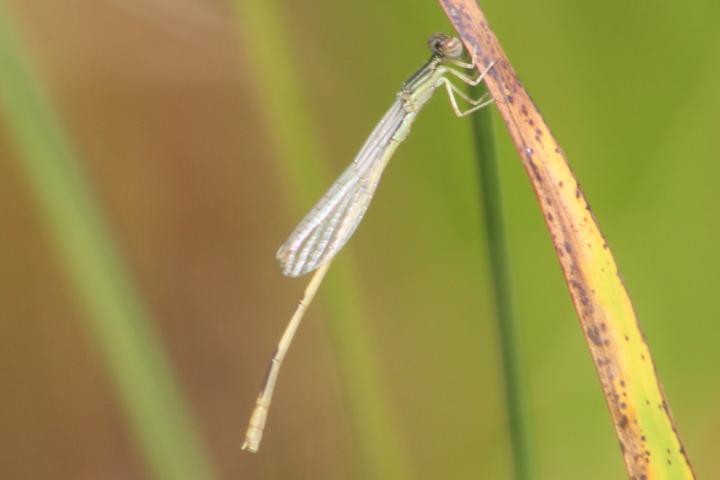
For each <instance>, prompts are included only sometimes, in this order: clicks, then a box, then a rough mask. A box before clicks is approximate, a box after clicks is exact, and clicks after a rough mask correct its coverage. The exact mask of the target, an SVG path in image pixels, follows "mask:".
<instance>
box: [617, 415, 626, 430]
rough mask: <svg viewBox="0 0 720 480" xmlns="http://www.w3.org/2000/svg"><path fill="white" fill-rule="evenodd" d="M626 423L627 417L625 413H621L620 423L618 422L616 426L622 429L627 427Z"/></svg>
mask: <svg viewBox="0 0 720 480" xmlns="http://www.w3.org/2000/svg"><path fill="white" fill-rule="evenodd" d="M627 425H628V417H627V415H623V416H622V417H620V423H619V424H618V426H619V427H620V428H622V429H623V430H624V429H625V428H627Z"/></svg>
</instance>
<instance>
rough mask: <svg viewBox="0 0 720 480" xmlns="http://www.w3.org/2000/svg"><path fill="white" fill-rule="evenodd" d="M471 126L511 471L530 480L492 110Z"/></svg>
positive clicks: (477, 95) (481, 91)
mask: <svg viewBox="0 0 720 480" xmlns="http://www.w3.org/2000/svg"><path fill="white" fill-rule="evenodd" d="M472 90H473V95H472V96H473V97H474V98H480V97H481V96H482V94H484V93H485V92H486V89H485V88H484V87H483V86H478V87H475V88H473V89H472ZM471 128H472V132H473V138H474V139H475V156H476V160H477V166H478V174H479V182H480V195H481V203H482V206H483V213H484V218H485V231H486V232H487V242H488V260H489V263H490V275H491V277H492V284H493V295H494V297H495V312H496V318H497V325H498V336H499V341H500V342H499V343H500V355H501V363H502V368H503V380H504V384H505V408H506V411H507V416H508V426H509V429H510V443H511V447H512V448H511V453H512V461H513V470H514V473H515V478H516V479H517V480H527V479H530V478H532V468H531V463H530V462H531V448H530V439H529V433H528V431H529V426H528V419H527V412H528V407H527V402H528V397H527V395H526V394H525V392H524V390H525V389H524V388H523V385H524V384H523V375H522V368H521V366H522V359H521V356H520V352H519V350H518V346H517V345H518V339H517V334H516V324H515V322H516V320H515V315H514V313H513V307H512V295H511V292H510V267H509V266H508V261H507V252H506V242H505V227H504V225H503V219H502V196H501V192H500V179H499V176H498V170H497V156H496V153H495V139H494V136H493V128H492V116H491V110H490V109H488V108H484V109H481V110H480V111H479V112H477V113H475V114H474V115H472V126H471Z"/></svg>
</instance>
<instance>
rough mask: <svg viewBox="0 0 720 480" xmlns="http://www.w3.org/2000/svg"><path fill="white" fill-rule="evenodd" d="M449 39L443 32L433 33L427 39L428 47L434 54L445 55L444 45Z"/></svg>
mask: <svg viewBox="0 0 720 480" xmlns="http://www.w3.org/2000/svg"><path fill="white" fill-rule="evenodd" d="M449 39H450V38H449V37H448V36H447V35H445V34H444V33H435V34H433V35H432V36H431V37H430V38H429V39H428V47H429V48H430V51H431V52H432V53H434V54H438V55H445V52H444V50H445V47H444V45H445V43H446V42H447V41H448V40H449Z"/></svg>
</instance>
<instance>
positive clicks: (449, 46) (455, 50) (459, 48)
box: [442, 37, 463, 58]
mask: <svg viewBox="0 0 720 480" xmlns="http://www.w3.org/2000/svg"><path fill="white" fill-rule="evenodd" d="M442 49H443V52H442V53H443V55H445V56H446V57H450V58H459V57H460V56H461V55H462V53H463V45H462V42H461V41H460V39H459V38H457V37H452V38H448V39H446V41H445V42H444V43H443V46H442Z"/></svg>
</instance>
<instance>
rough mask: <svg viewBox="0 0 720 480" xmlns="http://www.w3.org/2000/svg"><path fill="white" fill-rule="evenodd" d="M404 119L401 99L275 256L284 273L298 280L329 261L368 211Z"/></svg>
mask: <svg viewBox="0 0 720 480" xmlns="http://www.w3.org/2000/svg"><path fill="white" fill-rule="evenodd" d="M407 115H408V113H407V112H406V111H405V110H404V108H403V105H402V102H401V100H400V99H398V100H396V101H395V103H393V105H392V106H391V107H390V109H389V110H388V111H387V113H386V114H385V115H384V116H383V118H382V120H380V123H379V124H378V125H377V127H375V129H374V130H373V132H372V133H371V134H370V137H368V139H367V141H366V142H365V144H364V145H363V147H362V148H361V149H360V152H359V153H358V154H357V156H356V157H355V160H354V161H353V163H352V164H350V165H349V166H348V168H347V169H346V170H345V171H344V172H343V173H342V175H340V177H339V178H338V179H337V180H336V181H335V183H334V184H333V185H332V186H331V187H330V189H329V190H328V191H327V193H325V195H323V197H322V198H321V199H320V201H319V202H318V203H317V204H316V205H315V206H314V207H313V209H312V210H310V212H309V213H308V214H307V215H306V216H305V218H304V219H303V220H302V221H301V222H300V224H299V225H298V226H297V227H296V228H295V230H294V231H293V232H292V233H291V234H290V237H289V238H288V239H287V241H286V242H285V243H284V244H283V245H282V246H281V247H280V248H279V249H278V251H277V254H276V257H277V259H278V262H279V263H280V266H281V268H282V271H283V274H284V275H286V276H288V277H298V276H300V275H304V274H306V273H309V272H312V271H313V270H315V269H316V268H318V267H319V266H320V265H321V264H323V263H324V262H326V261H329V260H330V259H332V258H333V257H334V256H335V254H337V252H338V251H340V249H341V248H342V247H343V246H344V245H345V243H346V242H347V241H348V240H349V239H350V237H351V236H352V234H353V233H354V232H355V229H356V228H357V226H358V224H359V223H360V220H362V218H363V215H365V212H366V211H367V208H368V206H369V205H370V201H371V200H372V197H373V195H374V194H375V190H376V189H377V185H378V183H379V181H380V177H381V176H382V173H383V171H384V170H385V166H386V165H387V163H388V161H389V159H390V157H391V156H392V153H393V152H394V150H395V148H397V145H398V143H399V141H400V139H398V138H396V135H395V134H396V133H397V131H398V129H399V128H400V126H401V125H402V123H403V120H404V119H405V117H406V116H407Z"/></svg>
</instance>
